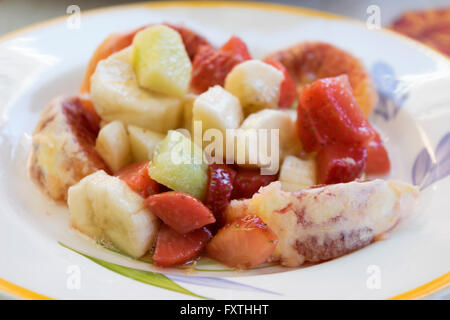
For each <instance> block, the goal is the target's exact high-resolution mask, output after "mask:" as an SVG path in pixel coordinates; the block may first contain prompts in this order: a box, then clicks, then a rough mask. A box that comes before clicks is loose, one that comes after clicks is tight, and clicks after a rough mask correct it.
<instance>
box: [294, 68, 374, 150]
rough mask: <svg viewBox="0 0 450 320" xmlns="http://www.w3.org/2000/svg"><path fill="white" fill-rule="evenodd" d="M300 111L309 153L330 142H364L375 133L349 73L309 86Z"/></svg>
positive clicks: (304, 92)
mask: <svg viewBox="0 0 450 320" xmlns="http://www.w3.org/2000/svg"><path fill="white" fill-rule="evenodd" d="M297 112H298V117H297V124H298V130H299V134H300V139H301V140H302V143H303V145H304V146H305V150H306V151H308V152H311V151H317V148H318V146H321V145H323V144H328V143H335V142H342V143H347V144H353V143H355V142H360V143H362V142H365V141H368V140H369V139H371V138H372V137H373V136H374V134H375V132H374V130H373V129H372V127H371V126H370V124H369V122H368V121H367V120H366V119H365V117H364V114H363V113H362V111H361V109H360V108H359V106H358V103H357V101H356V99H355V97H354V96H353V92H352V88H351V86H350V83H349V81H348V77H347V75H342V76H338V77H335V78H324V79H320V80H317V81H315V82H313V83H312V84H310V85H307V86H306V87H305V88H304V89H303V90H302V93H301V94H300V101H299V105H298V109H297ZM303 121H304V122H305V123H302V122H303ZM311 139H312V140H315V141H310V140H311ZM311 148H314V149H311Z"/></svg>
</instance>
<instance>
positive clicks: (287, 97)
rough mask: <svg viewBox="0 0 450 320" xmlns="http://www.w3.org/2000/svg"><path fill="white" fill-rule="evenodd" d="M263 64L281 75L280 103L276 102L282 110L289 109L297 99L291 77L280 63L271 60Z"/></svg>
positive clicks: (295, 88) (295, 87)
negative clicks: (275, 69) (278, 71)
mask: <svg viewBox="0 0 450 320" xmlns="http://www.w3.org/2000/svg"><path fill="white" fill-rule="evenodd" d="M264 62H265V63H267V64H270V65H271V66H273V67H275V68H277V69H278V70H280V71H281V72H282V73H283V76H284V80H283V82H282V83H281V87H280V101H279V102H278V106H279V107H280V108H282V109H289V108H291V106H292V104H293V103H294V101H295V99H296V98H297V86H296V85H295V82H294V80H292V77H291V76H290V75H289V73H288V72H287V70H286V68H285V67H284V66H283V65H282V64H281V63H280V62H278V61H276V60H273V59H266V60H264Z"/></svg>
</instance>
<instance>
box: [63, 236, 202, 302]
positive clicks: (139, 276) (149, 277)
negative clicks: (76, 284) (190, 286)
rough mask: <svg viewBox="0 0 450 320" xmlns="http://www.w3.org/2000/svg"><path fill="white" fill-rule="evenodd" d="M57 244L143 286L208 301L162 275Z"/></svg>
mask: <svg viewBox="0 0 450 320" xmlns="http://www.w3.org/2000/svg"><path fill="white" fill-rule="evenodd" d="M58 243H59V244H60V245H61V246H63V247H65V248H67V249H69V250H72V251H73V252H76V253H78V254H80V255H82V256H83V257H85V258H88V259H89V260H91V261H93V262H95V263H97V264H98V265H101V266H102V267H104V268H107V269H109V270H111V271H114V272H116V273H118V274H121V275H123V276H125V277H128V278H130V279H133V280H136V281H139V282H142V283H145V284H149V285H152V286H155V287H159V288H163V289H167V290H172V291H175V292H178V293H182V294H187V295H189V296H193V297H197V298H201V299H209V298H206V297H203V296H200V295H198V294H195V293H193V292H191V291H189V290H187V289H185V288H183V287H182V286H180V285H178V284H177V283H176V282H174V281H173V280H171V279H169V278H168V277H166V276H165V275H164V274H162V273H158V272H151V271H145V270H139V269H134V268H129V267H125V266H121V265H118V264H115V263H112V262H107V261H104V260H102V259H98V258H94V257H91V256H89V255H87V254H84V253H81V252H79V251H77V250H75V249H72V248H70V247H68V246H67V245H65V244H63V243H61V242H58Z"/></svg>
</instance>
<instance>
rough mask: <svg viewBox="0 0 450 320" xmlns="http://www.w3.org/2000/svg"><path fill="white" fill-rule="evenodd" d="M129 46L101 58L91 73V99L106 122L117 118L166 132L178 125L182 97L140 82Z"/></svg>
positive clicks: (124, 121) (130, 123)
mask: <svg viewBox="0 0 450 320" xmlns="http://www.w3.org/2000/svg"><path fill="white" fill-rule="evenodd" d="M131 53H132V48H131V47H128V48H126V49H124V50H122V51H119V52H117V53H114V54H113V55H111V56H110V57H108V58H107V59H104V60H102V61H100V62H99V63H98V65H97V68H96V70H95V72H94V74H93V75H92V77H91V99H92V102H93V104H94V107H95V110H96V112H97V113H98V115H99V116H100V117H101V118H102V119H103V120H104V121H107V122H111V121H114V120H120V121H122V123H123V124H125V125H135V126H139V127H141V128H144V129H149V130H152V131H155V132H160V133H163V134H165V133H166V132H167V130H170V129H176V128H178V127H179V126H180V123H181V118H182V114H183V105H182V100H181V99H179V98H175V97H169V96H167V95H162V94H158V93H155V92H151V91H149V90H146V89H143V88H141V87H140V86H139V84H138V83H137V80H136V75H135V73H134V70H133V67H132V66H131Z"/></svg>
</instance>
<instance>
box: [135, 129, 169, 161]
mask: <svg viewBox="0 0 450 320" xmlns="http://www.w3.org/2000/svg"><path fill="white" fill-rule="evenodd" d="M128 136H129V137H130V146H131V154H132V155H133V160H134V161H136V162H137V161H143V160H152V158H153V152H154V151H155V148H156V146H157V145H158V144H159V143H160V142H161V141H162V140H163V139H164V137H165V136H164V135H163V134H161V133H158V132H154V131H150V130H146V129H143V128H140V127H137V126H133V125H129V126H128Z"/></svg>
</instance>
